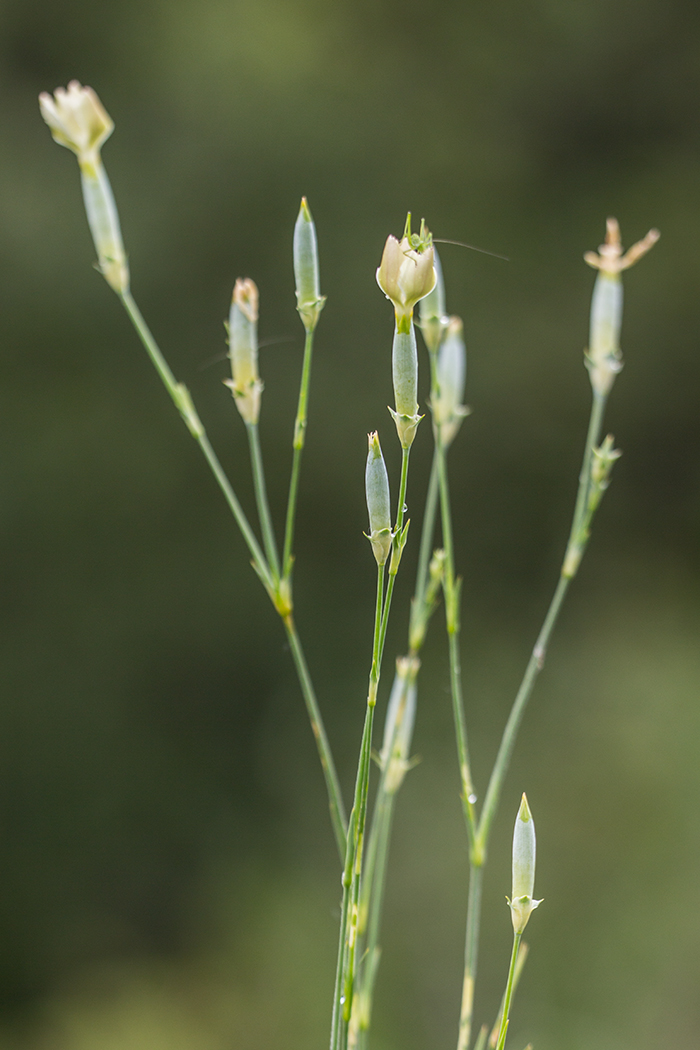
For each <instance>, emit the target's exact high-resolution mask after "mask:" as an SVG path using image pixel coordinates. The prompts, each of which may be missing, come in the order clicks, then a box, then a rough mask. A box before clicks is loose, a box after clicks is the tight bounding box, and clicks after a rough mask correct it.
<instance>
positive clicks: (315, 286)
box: [294, 197, 326, 332]
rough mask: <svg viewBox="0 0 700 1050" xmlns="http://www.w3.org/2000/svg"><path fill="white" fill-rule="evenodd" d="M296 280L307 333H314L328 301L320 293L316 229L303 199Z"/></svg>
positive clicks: (297, 230)
mask: <svg viewBox="0 0 700 1050" xmlns="http://www.w3.org/2000/svg"><path fill="white" fill-rule="evenodd" d="M294 279H295V281H296V294H297V310H298V311H299V316H300V317H301V319H302V321H303V323H304V328H306V330H307V332H312V331H313V330H314V328H315V327H316V325H317V323H318V317H319V314H320V313H321V310H322V309H323V305H324V303H325V301H326V298H325V296H323V295H321V293H320V291H319V276H318V245H317V243H316V227H315V226H314V220H313V219H312V218H311V212H310V211H309V206H308V204H307V203H306V197H302V198H301V207H300V209H299V215H298V217H297V221H296V224H295V226H294Z"/></svg>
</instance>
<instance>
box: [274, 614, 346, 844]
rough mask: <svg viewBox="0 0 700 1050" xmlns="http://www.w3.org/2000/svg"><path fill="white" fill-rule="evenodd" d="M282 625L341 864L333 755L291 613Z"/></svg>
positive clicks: (342, 833) (342, 832) (341, 811)
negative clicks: (302, 698) (325, 794)
mask: <svg viewBox="0 0 700 1050" xmlns="http://www.w3.org/2000/svg"><path fill="white" fill-rule="evenodd" d="M283 623H284V629H285V631H286V632H287V638H288V640H289V647H290V649H291V652H292V659H293V660H294V666H295V667H296V671H297V677H298V678H299V683H300V685H301V691H302V694H303V696H304V703H305V704H306V710H307V712H308V715H309V721H310V722H311V730H312V732H313V734H314V739H315V740H316V747H317V748H318V757H319V759H320V760H321V768H322V770H323V776H324V778H325V781H326V789H327V791H328V805H329V808H330V813H331V824H332V825H333V833H334V835H335V840H336V843H337V845H338V853H339V854H340V860H341V862H342V861H343V860H344V858H345V850H346V839H347V834H348V831H347V821H346V819H345V806H344V805H343V797H342V793H341V790H340V782H339V780H338V774H337V772H336V768H335V763H334V761H333V755H332V754H331V748H330V744H329V743H328V737H327V736H326V730H325V728H324V725H323V719H322V718H321V712H320V711H319V707H318V701H317V699H316V693H315V691H314V687H313V683H312V681H311V675H310V674H309V669H308V666H307V664H306V658H305V656H304V651H303V649H302V647H301V641H300V639H299V635H298V634H297V629H296V625H295V623H294V619H293V617H292V615H291V613H289V614H288V615H287V616H285V617H284V618H283Z"/></svg>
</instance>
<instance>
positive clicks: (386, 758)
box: [379, 656, 420, 794]
mask: <svg viewBox="0 0 700 1050" xmlns="http://www.w3.org/2000/svg"><path fill="white" fill-rule="evenodd" d="M419 667H420V660H418V658H417V657H415V656H413V657H408V656H407V657H399V659H398V660H397V661H396V675H395V677H394V682H393V685H392V687H391V693H390V695H389V703H388V705H387V709H386V721H385V723H384V739H383V743H382V750H381V752H380V755H379V762H380V765H381V767H382V769H383V770H384V787H385V789H386V791H387V792H388V793H389V794H394V793H395V792H396V791H398V789H399V788H400V787H401V783H402V781H403V778H404V776H405V775H406V772H407V770H408V769H409V767H410V764H411V763H410V762H409V754H410V751H411V739H412V737H413V725H414V722H415V718H416V695H417V687H416V676H417V674H418V669H419Z"/></svg>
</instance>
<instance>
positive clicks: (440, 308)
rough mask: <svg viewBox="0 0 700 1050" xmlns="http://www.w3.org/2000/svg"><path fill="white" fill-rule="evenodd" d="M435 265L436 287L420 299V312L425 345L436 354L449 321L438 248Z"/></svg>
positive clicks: (434, 249) (434, 259) (435, 251)
mask: <svg viewBox="0 0 700 1050" xmlns="http://www.w3.org/2000/svg"><path fill="white" fill-rule="evenodd" d="M433 266H434V267H435V287H434V288H433V290H432V292H428V294H427V295H426V296H425V297H424V298H423V299H421V300H420V303H419V306H418V314H419V317H420V330H421V332H422V333H423V339H424V340H425V345H426V346H427V348H428V350H429V351H430V353H431V354H436V353H437V352H438V348H439V346H440V343H441V342H442V340H443V337H444V335H445V330H446V328H447V324H448V322H449V318H448V317H447V313H446V309H445V282H444V280H443V277H442V266H441V265H440V258H439V256H438V253H437V249H436V248H433Z"/></svg>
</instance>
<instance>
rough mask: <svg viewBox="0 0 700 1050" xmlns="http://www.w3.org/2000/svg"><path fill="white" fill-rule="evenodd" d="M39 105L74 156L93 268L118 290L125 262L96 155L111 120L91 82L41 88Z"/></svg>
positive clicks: (124, 282)
mask: <svg viewBox="0 0 700 1050" xmlns="http://www.w3.org/2000/svg"><path fill="white" fill-rule="evenodd" d="M39 107H40V109H41V115H42V117H43V118H44V120H45V121H46V123H47V124H48V125H49V128H50V129H51V134H52V136H53V138H54V140H55V141H56V142H58V143H59V144H60V145H61V146H66V148H67V149H70V150H72V151H73V153H75V154H76V156H77V158H78V164H79V165H80V179H81V183H82V188H83V200H84V202H85V211H86V213H87V218H88V224H89V226H90V232H91V233H92V239H93V241H94V244H95V249H96V251H97V258H98V268H99V270H100V273H101V274H102V276H103V277H104V278H105V280H106V281H107V283H108V284H109V285H110V287H111V288H113V289H114V291H115V292H117V294H122V293H123V292H126V291H128V288H129V266H128V264H127V261H126V252H125V251H124V244H123V241H122V234H121V229H120V226H119V214H118V212H117V206H116V204H115V202H114V194H113V193H112V188H111V186H110V184H109V179H108V178H107V172H106V171H105V169H104V166H103V164H102V159H101V156H100V149H101V147H102V145H103V143H104V142H105V141H106V139H108V138H109V136H110V135H111V134H112V131H113V129H114V124H113V122H112V120H111V119H110V117H109V115H108V114H107V112H106V110H105V109H104V107H103V105H102V103H101V102H100V100H99V98H98V97H97V95H96V94H95V92H94V91H93V90H92V88H89V87H83V86H82V85H81V84H80V83H79V82H78V81H77V80H71V82H70V84H69V85H68V89H67V90H66V89H65V88H56V91H55V92H54V95H53V98H52V97H51V95H49V94H48V93H47V92H45V91H44V92H42V94H41V95H39Z"/></svg>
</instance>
